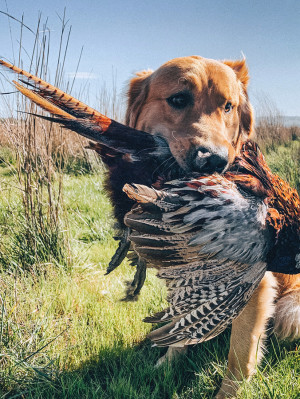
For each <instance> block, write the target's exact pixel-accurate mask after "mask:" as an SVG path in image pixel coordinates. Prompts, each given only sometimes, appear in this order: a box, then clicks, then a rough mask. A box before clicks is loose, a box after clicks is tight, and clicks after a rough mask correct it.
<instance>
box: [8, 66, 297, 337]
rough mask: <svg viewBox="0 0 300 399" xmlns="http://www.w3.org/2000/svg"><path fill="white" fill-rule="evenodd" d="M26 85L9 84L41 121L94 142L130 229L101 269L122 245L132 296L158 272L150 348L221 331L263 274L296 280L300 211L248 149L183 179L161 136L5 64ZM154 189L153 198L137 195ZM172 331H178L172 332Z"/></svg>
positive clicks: (120, 215)
mask: <svg viewBox="0 0 300 399" xmlns="http://www.w3.org/2000/svg"><path fill="white" fill-rule="evenodd" d="M0 64H2V65H3V66H5V67H8V68H10V69H11V70H12V71H14V72H16V73H18V74H19V75H22V76H23V77H24V78H27V80H28V81H25V80H24V79H23V78H22V80H21V82H23V83H24V84H26V85H28V86H29V88H27V87H24V86H23V85H21V84H20V83H17V82H15V85H16V87H17V89H18V90H20V91H21V92H22V93H23V94H24V95H25V96H27V97H28V98H29V99H30V100H32V101H33V102H35V103H36V104H37V105H39V106H40V107H42V108H43V109H45V110H46V111H48V112H50V113H51V114H52V115H53V117H48V116H41V117H42V118H44V119H47V120H50V121H53V122H57V123H59V124H61V125H62V126H64V127H66V128H69V129H71V130H74V131H75V132H77V133H79V134H81V135H83V136H85V137H87V138H89V139H90V140H93V141H95V142H96V143H91V147H92V148H93V149H94V150H96V151H97V152H98V153H99V154H100V156H101V158H102V160H103V161H104V163H105V164H106V165H107V167H108V178H107V187H108V191H109V193H110V196H111V199H112V202H113V205H114V209H115V214H116V217H117V219H118V220H119V222H120V224H123V218H124V216H125V214H126V212H128V211H129V210H130V208H131V207H132V205H133V204H134V202H135V201H138V202H140V205H139V206H138V207H137V208H136V209H133V210H132V211H131V212H129V214H127V216H126V224H127V225H128V226H129V229H131V230H132V232H131V234H129V233H130V230H129V229H127V230H126V234H125V236H124V237H123V240H122V242H121V245H120V247H119V250H118V251H117V254H116V256H115V258H113V260H112V262H111V264H110V267H109V270H108V271H111V270H113V269H114V268H115V267H117V266H118V265H119V264H120V262H121V260H122V259H123V258H124V257H125V255H126V253H127V251H128V249H129V246H130V241H129V238H130V240H131V241H132V242H133V246H134V248H135V249H136V252H137V254H138V255H139V263H138V273H137V275H136V278H135V281H134V283H133V285H132V289H131V294H132V296H134V295H136V294H137V293H138V292H139V290H140V288H141V286H142V284H143V280H144V278H145V265H146V263H145V261H146V262H148V264H149V265H154V266H156V267H159V269H160V271H159V276H160V277H162V278H164V279H165V280H166V281H167V285H168V287H169V290H170V303H171V306H170V308H169V309H168V310H166V311H163V312H162V313H161V314H159V315H156V316H155V317H154V318H150V319H148V321H168V320H171V326H170V325H169V324H168V325H167V326H166V327H163V328H164V330H163V331H161V330H157V331H160V332H159V333H157V335H155V333H153V334H154V336H153V337H152V338H153V339H154V340H155V341H156V343H157V344H158V345H169V344H170V343H172V342H177V341H178V340H183V339H187V340H192V341H193V340H196V341H201V340H202V341H203V340H206V339H209V338H212V337H213V336H215V335H217V334H218V333H219V332H221V331H222V330H223V329H224V328H225V327H226V326H227V325H228V324H229V323H230V322H231V321H232V319H233V318H235V317H236V316H237V315H238V314H239V312H240V311H241V310H242V308H243V307H244V306H245V304H246V303H247V301H248V300H249V298H250V297H251V295H252V292H253V291H254V289H255V287H256V286H257V285H258V283H259V281H260V280H261V278H262V277H263V275H264V273H265V271H266V270H271V271H277V272H281V273H298V272H299V271H300V270H299V263H300V259H299V258H300V255H299V212H300V211H299V209H300V201H299V197H298V195H297V193H296V191H295V190H292V189H291V188H290V187H289V186H288V184H287V183H285V182H283V181H282V180H281V179H279V178H278V177H277V176H274V175H272V173H271V172H270V170H269V168H268V167H267V165H266V164H265V161H264V159H263V157H262V155H261V154H260V152H259V151H258V149H257V148H256V146H255V144H253V143H252V142H247V143H246V144H245V145H244V148H243V151H242V153H241V156H240V157H239V158H238V159H237V160H236V162H235V163H234V165H233V166H232V168H231V169H230V171H229V172H227V173H226V174H225V176H220V175H211V176H204V177H197V178H195V177H194V176H190V177H188V178H186V179H185V180H176V181H175V182H171V183H170V184H166V185H164V184H165V183H166V181H168V180H172V179H178V178H179V177H182V176H183V175H184V172H183V170H182V169H181V168H180V167H179V166H178V164H177V163H176V161H175V159H174V158H173V157H172V154H171V152H170V150H169V147H168V145H167V143H166V142H165V141H164V140H163V138H161V137H156V136H153V135H151V134H148V133H145V132H141V131H138V130H135V129H132V128H130V127H128V126H125V125H122V124H120V123H117V122H115V121H113V120H111V119H110V118H107V117H106V116H104V115H102V114H100V113H99V112H98V111H96V110H94V109H92V108H90V107H88V106H86V105H85V104H83V103H81V102H80V101H78V100H76V99H74V98H73V97H71V96H69V95H68V94H66V93H64V92H62V91H61V90H59V89H58V88H56V87H54V86H51V85H50V84H48V83H47V82H44V81H42V80H41V79H39V78H37V77H35V76H32V75H30V74H29V73H27V72H25V71H22V70H21V69H19V68H17V67H14V66H13V65H11V64H8V63H6V62H4V61H0ZM126 183H130V184H133V183H137V184H143V185H146V186H153V185H154V186H155V187H156V188H163V187H164V190H163V191H154V190H153V189H151V188H149V187H148V188H147V187H142V186H138V185H137V186H126V187H125V190H126V192H127V194H129V196H130V198H128V197H127V195H126V194H125V193H123V192H122V188H123V186H124V185H125V184H126ZM178 323H179V324H178Z"/></svg>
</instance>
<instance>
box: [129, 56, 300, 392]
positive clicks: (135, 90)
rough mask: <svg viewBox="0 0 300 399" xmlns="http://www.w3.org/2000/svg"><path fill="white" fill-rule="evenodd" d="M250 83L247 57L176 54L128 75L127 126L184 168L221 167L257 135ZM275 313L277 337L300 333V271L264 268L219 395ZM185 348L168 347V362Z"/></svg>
mask: <svg viewBox="0 0 300 399" xmlns="http://www.w3.org/2000/svg"><path fill="white" fill-rule="evenodd" d="M248 81H249V75H248V68H247V66H246V63H245V60H242V61H215V60H211V59H206V58H202V57H198V56H192V57H182V58H176V59H173V60H171V61H169V62H167V63H165V64H164V65H162V66H161V67H160V68H158V69H157V70H156V71H154V72H152V71H143V72H140V73H137V75H136V77H134V78H133V79H132V80H131V82H130V85H129V91H128V109H127V114H126V123H127V124H128V125H129V126H131V127H134V128H137V129H140V130H144V131H146V132H149V133H151V134H154V135H155V134H159V135H160V136H163V137H164V138H165V140H166V141H167V143H168V145H169V147H170V150H171V152H172V154H173V156H174V157H175V158H176V160H177V162H178V163H179V164H180V166H181V167H182V168H183V169H185V170H186V171H202V172H209V173H210V172H214V171H217V172H222V171H223V170H225V169H226V167H227V166H228V165H229V164H230V163H231V162H232V161H233V160H234V158H235V156H236V155H237V154H238V153H239V150H240V148H241V144H242V143H243V141H244V140H246V139H247V138H248V137H249V136H250V135H251V134H252V133H253V112H252V107H251V105H250V103H249V99H248V94H247V85H248ZM272 317H274V330H275V332H276V334H277V335H278V337H279V338H282V339H288V338H292V339H293V338H298V337H299V336H300V275H296V276H295V275H293V276H287V275H282V274H275V273H273V274H272V273H270V272H267V273H266V275H265V277H264V279H263V280H262V282H261V284H260V285H259V287H258V288H257V290H256V291H255V293H254V295H253V296H252V298H251V300H250V301H249V303H248V305H247V306H246V308H245V309H244V310H243V312H242V313H241V314H240V316H239V317H238V318H237V319H236V320H235V321H234V322H233V324H232V331H231V339H230V350H229V356H228V369H227V373H226V377H225V378H224V380H223V382H222V385H221V388H220V390H219V392H218V394H217V396H216V397H217V398H218V399H221V398H227V397H234V396H235V394H236V391H237V388H238V382H239V381H240V380H242V379H243V378H246V379H249V378H250V377H251V375H252V374H253V373H254V372H255V368H256V364H257V363H259V361H260V359H261V357H262V352H263V343H264V339H265V332H266V327H267V324H268V321H269V319H270V318H272ZM185 349H186V348H179V347H176V346H174V347H169V349H168V352H167V354H166V356H165V357H164V359H171V358H172V357H173V356H174V355H175V354H177V353H178V352H183V351H184V350H185Z"/></svg>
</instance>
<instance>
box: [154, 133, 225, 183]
mask: <svg viewBox="0 0 300 399" xmlns="http://www.w3.org/2000/svg"><path fill="white" fill-rule="evenodd" d="M155 141H156V143H157V148H156V150H155V153H156V155H157V156H158V157H159V159H160V160H161V171H162V172H163V171H165V173H164V174H169V172H170V171H172V173H171V175H172V178H173V179H176V178H179V177H182V176H186V175H189V174H194V173H204V174H212V173H215V172H217V173H224V172H225V171H226V170H227V169H228V167H229V162H228V156H227V150H226V149H224V150H220V151H218V152H217V151H216V150H215V151H213V150H211V149H209V148H207V147H203V146H201V147H198V148H196V149H193V150H190V151H189V152H188V153H187V156H186V158H185V162H184V164H182V159H180V160H178V159H177V157H176V155H174V154H173V153H172V151H171V149H170V146H169V143H168V142H167V140H166V139H165V138H164V137H162V136H161V135H159V134H156V135H155ZM166 171H168V173H167V172H166Z"/></svg>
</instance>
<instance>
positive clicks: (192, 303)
mask: <svg viewBox="0 0 300 399" xmlns="http://www.w3.org/2000/svg"><path fill="white" fill-rule="evenodd" d="M169 186H170V188H169V189H168V190H167V191H157V190H154V189H151V188H149V187H145V186H139V185H132V186H129V185H126V186H125V187H124V191H125V192H126V193H127V195H129V197H130V198H132V199H135V200H136V201H137V202H138V203H139V204H138V206H137V207H136V208H135V209H133V210H132V211H131V212H129V213H128V214H127V215H126V217H125V224H127V226H129V227H130V228H131V229H132V233H131V235H130V240H131V241H132V243H133V248H134V250H135V251H136V252H137V253H138V254H139V256H140V257H142V258H143V259H145V260H146V261H147V264H149V265H151V266H154V267H158V268H159V273H158V276H159V277H160V278H162V279H164V280H165V281H166V283H167V287H168V291H169V303H170V306H169V308H167V309H165V310H163V311H162V312H159V313H157V314H156V315H154V316H153V317H149V318H146V319H145V321H147V322H165V321H169V323H168V324H167V325H165V326H163V327H161V328H159V329H158V330H155V331H154V332H152V333H151V334H150V338H151V339H152V340H153V342H154V343H155V344H157V345H159V346H166V345H171V344H173V343H176V342H178V341H183V340H184V341H185V343H186V344H188V343H195V342H200V341H204V340H208V339H211V338H213V337H214V336H216V335H218V334H219V333H220V332H221V331H223V330H224V329H225V328H226V327H227V325H228V324H230V323H231V322H232V320H233V319H234V318H235V317H237V315H238V314H239V313H240V312H241V310H242V309H243V308H244V306H245V305H246V304H247V302H248V300H249V299H250V297H251V295H252V293H253V291H254V290H255V288H256V287H257V286H258V284H259V282H260V281H261V279H262V277H263V276H264V273H265V271H266V263H265V261H264V260H265V257H266V254H267V252H268V249H269V242H270V231H269V228H268V226H266V224H265V219H266V212H267V209H266V205H265V204H264V203H263V201H262V200H257V199H256V198H252V197H251V196H250V197H249V198H247V197H246V194H245V193H241V192H240V191H239V190H238V189H237V186H236V185H235V184H233V183H231V182H229V181H228V180H227V179H225V178H223V177H220V176H217V175H214V176H209V177H202V178H200V179H195V180H191V181H189V182H184V181H179V180H178V181H174V182H171V183H170V184H169Z"/></svg>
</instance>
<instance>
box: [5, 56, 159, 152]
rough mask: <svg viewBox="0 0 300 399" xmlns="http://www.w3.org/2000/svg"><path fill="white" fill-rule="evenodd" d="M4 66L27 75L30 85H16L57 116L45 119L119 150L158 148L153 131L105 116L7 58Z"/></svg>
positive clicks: (19, 73) (149, 150) (130, 150)
mask: <svg viewBox="0 0 300 399" xmlns="http://www.w3.org/2000/svg"><path fill="white" fill-rule="evenodd" d="M0 65H1V66H3V67H6V68H9V69H10V70H11V71H13V72H15V73H16V74H18V75H22V76H24V77H25V78H27V80H28V81H27V80H25V79H21V82H22V83H23V84H25V85H27V86H28V87H25V86H23V85H21V84H20V83H18V82H14V84H15V86H16V88H17V89H18V90H19V91H20V92H21V93H22V94H24V95H25V96H26V97H28V98H29V99H30V100H31V101H33V102H34V103H35V104H37V105H38V106H39V107H41V108H42V109H44V110H45V111H47V112H50V113H51V114H52V115H53V117H45V116H44V119H48V120H51V121H52V122H56V123H59V124H61V125H62V126H64V127H66V128H68V129H71V130H73V131H75V132H77V133H78V134H80V135H82V136H84V137H87V138H89V139H91V140H94V141H97V142H99V143H101V144H102V145H105V146H106V147H108V148H112V149H114V150H115V151H118V152H119V153H126V154H127V153H129V154H137V156H139V157H141V156H142V155H144V153H143V151H144V152H145V150H147V151H148V152H151V150H153V151H155V150H156V147H157V142H156V140H155V139H154V137H153V136H152V135H151V134H149V133H145V132H142V131H139V130H136V129H133V128H130V127H128V126H125V125H123V124H121V123H118V122H116V121H114V120H112V119H110V118H108V117H107V116H105V115H102V114H101V113H100V112H98V111H96V110H94V109H93V108H91V107H89V106H88V105H86V104H84V103H83V102H81V101H79V100H77V99H76V98H74V97H72V96H71V95H69V94H67V93H65V92H63V91H62V90H60V89H58V88H57V87H55V86H53V85H51V84H50V83H48V82H45V81H44V80H42V79H40V78H38V77H36V76H34V75H32V74H30V73H28V72H26V71H24V70H22V69H20V68H18V67H16V66H14V65H12V64H10V63H8V62H6V61H3V60H0Z"/></svg>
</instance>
